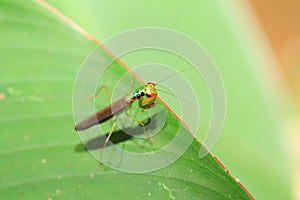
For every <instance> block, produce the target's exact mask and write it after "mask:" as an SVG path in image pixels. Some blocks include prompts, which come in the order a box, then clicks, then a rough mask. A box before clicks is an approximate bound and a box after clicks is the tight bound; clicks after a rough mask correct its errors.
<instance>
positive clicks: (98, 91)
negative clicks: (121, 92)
mask: <svg viewBox="0 0 300 200" xmlns="http://www.w3.org/2000/svg"><path fill="white" fill-rule="evenodd" d="M103 88H104V90H105V92H106V94H107V96H108V98H109V100H110V103H112V97H111V94H110V92H109V89H108V87H107V86H106V85H102V86H101V87H100V88H99V89H97V92H96V93H95V97H97V96H98V94H99V93H100V91H101V90H102V89H103Z"/></svg>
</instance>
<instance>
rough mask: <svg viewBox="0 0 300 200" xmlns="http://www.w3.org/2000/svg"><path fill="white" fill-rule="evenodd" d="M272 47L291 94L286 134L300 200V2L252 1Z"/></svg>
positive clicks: (294, 190) (294, 192) (294, 193)
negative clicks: (289, 115)
mask: <svg viewBox="0 0 300 200" xmlns="http://www.w3.org/2000/svg"><path fill="white" fill-rule="evenodd" d="M250 5H251V6H252V8H253V11H254V12H255V14H256V17H257V19H258V22H259V23H260V25H261V27H262V29H263V31H264V32H265V34H266V36H267V39H268V40H269V43H270V45H271V47H272V50H273V52H274V54H275V57H276V58H277V62H278V66H279V69H276V70H278V71H279V74H280V75H281V78H282V79H283V80H284V81H283V84H284V85H283V87H285V88H286V89H287V91H288V93H289V95H290V97H291V99H290V100H291V102H292V107H291V109H292V110H291V117H290V119H289V121H288V122H287V125H286V129H285V130H284V131H283V134H284V135H283V137H282V138H284V140H285V141H283V142H284V145H285V146H286V148H287V150H288V152H289V155H287V157H288V158H289V160H290V163H289V164H290V170H291V171H290V174H291V177H292V180H291V181H292V184H291V185H292V196H293V198H294V199H300V114H299V113H300V112H299V110H300V109H299V108H300V22H299V20H300V1H299V0H288V1H283V0H277V1H273V0H264V1H261V0H250Z"/></svg>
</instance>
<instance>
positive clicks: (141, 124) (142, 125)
mask: <svg viewBox="0 0 300 200" xmlns="http://www.w3.org/2000/svg"><path fill="white" fill-rule="evenodd" d="M129 108H130V107H128V109H129ZM128 109H126V110H125V115H127V116H128V117H130V118H131V119H132V120H133V121H135V122H136V123H138V124H139V125H140V126H141V127H142V128H143V131H144V135H145V136H146V137H147V139H148V140H149V141H150V142H151V143H153V140H152V139H151V138H150V137H149V135H147V133H146V130H145V124H144V123H143V122H141V121H140V120H138V119H136V118H135V117H134V116H132V115H130V114H129V113H128Z"/></svg>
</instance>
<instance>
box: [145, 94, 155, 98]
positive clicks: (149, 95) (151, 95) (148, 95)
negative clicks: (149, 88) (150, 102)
mask: <svg viewBox="0 0 300 200" xmlns="http://www.w3.org/2000/svg"><path fill="white" fill-rule="evenodd" d="M153 96H154V94H153V93H146V97H148V98H150V97H153Z"/></svg>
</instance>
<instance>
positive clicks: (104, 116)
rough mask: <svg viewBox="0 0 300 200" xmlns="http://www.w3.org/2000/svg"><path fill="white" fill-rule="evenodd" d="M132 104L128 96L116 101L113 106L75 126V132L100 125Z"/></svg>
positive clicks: (99, 111)
mask: <svg viewBox="0 0 300 200" xmlns="http://www.w3.org/2000/svg"><path fill="white" fill-rule="evenodd" d="M129 103H130V100H129V97H128V95H126V96H123V97H121V98H120V99H118V100H116V101H114V102H113V103H112V104H109V105H107V106H105V107H104V108H102V109H100V110H98V111H97V112H96V113H95V114H93V115H91V116H89V117H88V118H86V119H85V120H83V121H81V122H80V123H78V124H77V125H76V126H75V130H77V131H81V130H85V129H88V128H90V127H92V126H94V125H96V124H100V123H102V122H104V121H106V120H108V119H110V118H112V117H113V116H114V115H116V114H118V113H119V112H122V111H123V110H124V109H125V108H126V107H127V106H128V104H129Z"/></svg>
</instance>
